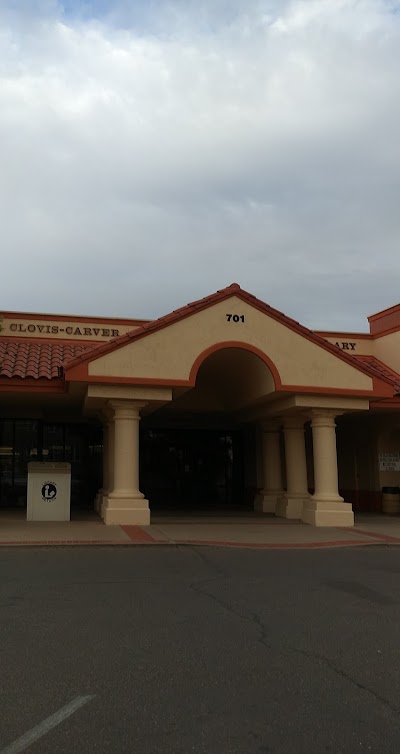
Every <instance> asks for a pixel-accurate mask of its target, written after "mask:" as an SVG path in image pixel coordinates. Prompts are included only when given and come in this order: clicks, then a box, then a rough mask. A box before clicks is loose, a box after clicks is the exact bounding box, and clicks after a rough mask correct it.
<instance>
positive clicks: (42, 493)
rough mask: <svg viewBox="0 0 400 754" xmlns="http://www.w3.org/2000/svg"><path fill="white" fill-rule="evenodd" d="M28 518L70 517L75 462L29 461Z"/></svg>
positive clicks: (65, 519)
mask: <svg viewBox="0 0 400 754" xmlns="http://www.w3.org/2000/svg"><path fill="white" fill-rule="evenodd" d="M27 497H28V499H27V515H26V518H27V520H28V521H69V520H70V518H71V513H70V511H71V464H70V463H55V462H54V463H51V462H47V461H46V462H44V463H39V462H36V461H35V462H31V463H28V495H27Z"/></svg>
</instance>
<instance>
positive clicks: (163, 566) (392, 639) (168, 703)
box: [0, 546, 400, 754]
mask: <svg viewBox="0 0 400 754" xmlns="http://www.w3.org/2000/svg"><path fill="white" fill-rule="evenodd" d="M399 631H400V550H399V549H398V548H396V547H393V548H389V547H385V546H382V547H381V546H374V547H370V548H369V547H362V548H352V549H345V548H343V549H335V550H324V551H315V550H314V551H310V550H307V551H298V550H296V551H287V550H284V551H265V550H240V549H235V550H232V549H223V548H222V549H213V548H208V547H190V546H186V547H184V546H182V547H171V546H170V547H158V548H147V549H146V548H144V547H143V548H141V547H136V548H112V547H110V548H108V547H102V548H96V547H92V548H88V547H87V548H85V547H77V548H62V547H60V548H53V549H52V548H40V549H39V548H36V549H35V548H24V549H18V548H14V549H13V548H3V549H2V550H1V551H0V636H1V641H0V674H1V684H0V704H1V714H0V754H5V753H7V754H15V752H17V751H29V752H37V754H39V752H40V754H50V753H51V754H53V753H54V752H57V754H64V752H65V754H67V752H68V754H70V753H71V751H72V752H78V753H80V752H92V751H95V752H131V753H132V754H136V753H138V754H139V753H140V754H147V753H151V754H153V753H154V754H158V752H163V754H165V753H167V754H169V753H170V752H171V754H172V753H173V754H177V753H180V752H182V753H183V752H185V753H187V752H198V753H199V754H200V753H201V752H206V753H207V754H214V752H215V753H217V752H218V754H224V753H225V752H227V753H228V752H235V753H239V752H240V753H243V754H253V753H254V754H257V753H258V754H265V753H266V752H284V753H285V754H288V753H290V752H293V753H294V754H302V753H303V752H304V753H306V752H308V753H310V752H312V753H314V752H315V753H316V754H317V753H318V754H321V753H322V752H334V753H335V754H338V753H341V752H346V753H347V752H349V753H350V752H351V753H352V754H353V753H354V752H382V751H384V752H385V754H386V753H388V752H396V754H398V752H399V751H400V714H399V713H400V672H399V669H400V641H399Z"/></svg>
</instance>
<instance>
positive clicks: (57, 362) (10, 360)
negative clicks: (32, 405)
mask: <svg viewBox="0 0 400 754" xmlns="http://www.w3.org/2000/svg"><path fill="white" fill-rule="evenodd" d="M91 348H93V346H92V345H89V346H86V345H82V344H80V345H75V344H69V343H62V342H61V343H54V341H53V342H51V343H44V342H43V341H41V342H40V343H35V342H34V341H26V340H21V339H19V338H15V339H11V338H0V377H8V378H10V377H19V378H22V379H27V378H30V379H34V380H38V379H46V380H54V379H57V378H58V379H60V377H61V376H62V375H61V374H60V371H59V370H60V367H61V366H62V364H63V362H64V361H67V360H68V359H74V358H76V357H77V356H80V355H81V354H82V353H84V352H85V351H88V350H89V349H91Z"/></svg>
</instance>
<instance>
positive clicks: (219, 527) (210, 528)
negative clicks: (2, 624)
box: [0, 512, 400, 549]
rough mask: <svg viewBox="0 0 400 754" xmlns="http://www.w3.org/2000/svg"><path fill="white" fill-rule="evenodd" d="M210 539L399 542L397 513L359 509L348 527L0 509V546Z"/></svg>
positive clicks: (269, 519) (213, 542)
mask: <svg viewBox="0 0 400 754" xmlns="http://www.w3.org/2000/svg"><path fill="white" fill-rule="evenodd" d="M190 544H196V545H201V544H203V545H210V546H219V547H244V548H266V549H268V548H273V549H276V548H281V549H285V548H324V547H348V546H354V545H357V546H359V545H376V544H380V545H382V544H387V545H391V544H400V516H397V517H395V516H379V515H371V514H361V515H358V516H356V525H355V527H354V528H352V529H344V528H322V529H321V528H315V527H313V526H307V525H305V524H302V523H301V522H296V521H295V522H293V521H288V520H286V519H281V518H275V517H274V516H268V515H260V514H254V513H251V512H249V513H242V514H239V513H238V514H222V515H218V514H215V515H209V516H204V515H203V516H196V515H195V514H192V515H190V516H185V515H182V514H169V515H164V514H163V515H157V514H155V515H154V516H153V520H152V524H151V525H150V526H105V525H104V524H103V522H102V521H101V519H100V518H98V516H96V515H95V514H92V513H88V514H84V515H81V516H80V517H79V518H76V519H75V520H72V521H70V522H59V523H58V522H44V523H43V522H30V521H26V520H25V519H24V517H23V514H22V512H2V513H0V546H18V545H19V546H23V545H25V546H38V545H42V546H48V545H113V546H114V545H169V546H171V545H172V546H173V545H175V546H177V545H190Z"/></svg>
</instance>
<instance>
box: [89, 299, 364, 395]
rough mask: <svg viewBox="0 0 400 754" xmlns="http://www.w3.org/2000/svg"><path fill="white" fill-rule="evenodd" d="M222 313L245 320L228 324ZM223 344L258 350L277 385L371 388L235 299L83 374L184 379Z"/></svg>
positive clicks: (320, 350)
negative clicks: (199, 359) (236, 343)
mask: <svg viewBox="0 0 400 754" xmlns="http://www.w3.org/2000/svg"><path fill="white" fill-rule="evenodd" d="M227 314H237V315H239V316H242V315H244V317H245V321H244V322H241V321H240V322H238V323H234V322H233V321H230V322H228V321H227V318H226V315H227ZM224 341H241V342H245V343H248V344H250V345H252V346H255V347H256V348H258V349H260V350H261V351H264V352H265V353H266V354H267V355H268V356H269V358H270V359H272V361H273V362H274V364H275V366H276V368H277V369H278V371H279V373H280V376H281V380H282V383H283V384H287V385H299V386H310V385H315V386H317V385H318V386H319V387H322V388H339V389H340V388H344V389H355V390H371V389H372V380H371V378H370V377H368V376H367V375H364V374H363V373H362V372H359V371H358V370H357V369H354V368H353V367H352V366H351V365H349V364H346V363H345V362H343V361H342V360H341V359H338V358H336V357H335V356H334V355H333V354H330V353H329V352H327V351H325V350H324V349H323V348H322V347H320V346H318V345H316V344H315V343H312V342H310V341H308V340H306V339H305V338H303V337H302V336H301V335H299V334H298V333H296V332H294V331H292V330H290V329H289V328H287V327H286V326H285V325H284V324H282V323H281V322H278V321H276V320H274V319H272V318H270V317H268V316H267V315H266V314H264V313H262V312H260V311H259V310H257V309H254V308H253V307H252V306H250V305H249V304H247V303H245V302H243V301H242V300H240V299H238V298H237V297H235V296H233V297H232V298H231V299H229V300H226V301H223V302H220V303H218V304H216V305H215V306H213V307H210V308H209V309H205V310H203V311H200V312H196V313H195V314H194V315H193V316H191V317H188V318H186V319H184V320H181V321H179V322H176V323H174V324H172V325H169V326H168V327H166V328H164V329H163V330H159V331H157V332H155V333H152V334H149V335H148V336H146V337H145V338H141V339H139V340H137V341H135V342H132V343H129V344H128V345H126V346H123V347H122V348H120V349H118V350H117V351H114V352H113V353H110V354H106V355H104V356H101V357H100V358H98V359H96V360H95V361H93V362H91V363H90V364H89V375H90V376H96V375H101V376H107V377H136V378H141V377H143V378H154V379H170V380H187V379H188V378H189V376H190V371H191V368H192V365H193V363H194V362H195V360H196V358H197V357H198V355H199V354H200V353H201V352H202V351H204V350H206V349H207V348H209V347H210V346H212V345H213V344H218V343H220V342H224Z"/></svg>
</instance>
